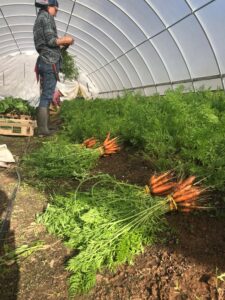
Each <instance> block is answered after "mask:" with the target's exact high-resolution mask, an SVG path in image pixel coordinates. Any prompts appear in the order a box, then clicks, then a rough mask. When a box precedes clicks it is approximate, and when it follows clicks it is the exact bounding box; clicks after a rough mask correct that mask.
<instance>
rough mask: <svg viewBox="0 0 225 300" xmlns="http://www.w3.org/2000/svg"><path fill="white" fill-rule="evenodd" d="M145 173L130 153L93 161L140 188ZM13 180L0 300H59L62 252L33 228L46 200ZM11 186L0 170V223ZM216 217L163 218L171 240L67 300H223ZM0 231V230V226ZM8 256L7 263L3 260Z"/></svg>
mask: <svg viewBox="0 0 225 300" xmlns="http://www.w3.org/2000/svg"><path fill="white" fill-rule="evenodd" d="M0 144H7V146H8V148H9V150H10V151H11V152H12V153H13V154H14V155H16V156H18V157H19V158H21V157H22V156H23V155H24V154H25V153H29V152H31V151H32V150H33V149H35V148H36V147H38V146H39V144H40V139H37V138H31V139H28V138H16V137H14V138H12V137H3V136H0ZM153 170H154V166H153V164H152V163H151V162H149V161H145V160H143V159H142V158H141V157H140V156H139V155H137V154H135V153H134V152H133V151H130V150H129V151H125V150H124V151H122V152H121V153H119V154H116V155H114V156H111V157H107V158H102V159H100V160H99V163H98V166H97V167H96V169H95V171H101V172H106V173H109V174H111V175H114V176H116V178H118V179H120V180H125V181H128V182H130V183H134V184H138V185H140V186H144V185H145V184H146V183H147V181H148V179H149V177H150V175H151V174H152V172H153ZM19 171H20V169H19ZM20 175H21V183H20V187H19V190H18V192H17V194H16V198H15V201H14V203H13V210H12V215H11V217H10V220H8V222H5V224H4V236H1V237H0V255H1V259H0V300H14V299H18V300H67V299H69V296H68V285H67V280H68V277H69V273H68V272H67V271H65V268H64V266H65V261H66V260H67V258H68V257H69V256H70V251H69V250H68V249H66V248H65V247H64V245H63V243H62V242H61V241H60V240H58V239H57V238H55V237H53V236H51V235H49V234H48V233H47V232H46V231H45V228H44V227H43V226H42V225H40V224H37V223H35V217H36V215H37V214H38V213H41V212H42V211H43V209H44V208H45V207H46V205H47V202H48V201H49V198H50V197H49V195H48V193H46V192H41V191H40V186H39V188H37V187H38V182H34V183H33V184H32V185H30V184H27V183H26V182H25V180H24V178H23V176H24V174H23V173H22V171H21V174H20ZM67 184H68V183H67ZM71 184H73V183H72V182H71V183H70V185H71ZM17 185H18V174H17V173H16V169H15V168H11V169H7V170H6V169H0V220H3V219H4V218H5V216H6V212H7V206H8V204H9V203H10V201H11V199H12V198H13V197H12V196H13V192H14V191H15V189H16V187H17ZM221 198H222V197H221V196H215V198H214V199H213V201H215V202H217V203H220V206H221V207H223V206H225V205H224V203H225V202H224V199H221ZM221 212H223V208H221V210H220V214H219V216H218V215H216V213H214V212H210V213H209V212H205V211H202V212H201V213H191V214H181V213H171V214H168V215H167V220H168V223H169V225H170V227H171V228H172V234H171V233H170V234H168V235H167V234H164V235H163V236H162V237H161V242H160V241H159V243H158V244H157V245H154V246H151V247H148V248H146V249H145V252H144V253H142V254H141V255H139V256H137V257H136V258H135V260H134V263H133V265H130V266H129V265H123V266H121V267H120V268H119V269H118V270H117V271H116V272H115V273H111V272H109V271H108V270H103V271H102V272H101V273H99V274H98V275H97V284H96V287H95V288H94V289H93V290H92V291H91V292H90V293H89V294H88V295H85V296H76V297H75V298H74V299H75V300H86V299H91V300H92V299H93V300H94V299H100V300H111V299H112V300H142V299H154V300H158V299H161V300H167V299H168V300H173V299H176V300H183V299H191V300H192V299H193V300H199V299H201V300H210V299H213V300H214V299H215V300H224V299H225V275H224V277H223V276H222V274H225V214H224V213H221ZM0 225H1V228H2V222H1V223H0ZM38 243H39V244H40V246H39V247H36V248H35V246H34V245H36V244H38ZM24 245H28V246H29V247H30V252H23V253H22V255H21V254H20V255H17V256H16V255H15V250H16V249H17V250H18V249H21V248H22V247H24ZM33 246H34V247H33ZM8 253H11V256H10V258H7V259H6V256H5V255H6V254H8ZM2 258H3V259H2ZM223 279H224V281H223Z"/></svg>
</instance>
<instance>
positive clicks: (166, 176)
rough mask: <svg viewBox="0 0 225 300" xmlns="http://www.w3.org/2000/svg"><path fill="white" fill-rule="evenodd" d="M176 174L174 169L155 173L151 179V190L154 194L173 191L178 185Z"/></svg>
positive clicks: (165, 193)
mask: <svg viewBox="0 0 225 300" xmlns="http://www.w3.org/2000/svg"><path fill="white" fill-rule="evenodd" d="M173 180H174V176H173V173H172V171H167V172H165V173H162V174H161V175H158V176H157V175H153V176H151V178H150V180H149V187H150V192H151V194H153V195H158V196H163V195H164V196H165V195H169V194H171V193H172V192H173V190H174V188H175V187H176V186H177V182H174V181H173Z"/></svg>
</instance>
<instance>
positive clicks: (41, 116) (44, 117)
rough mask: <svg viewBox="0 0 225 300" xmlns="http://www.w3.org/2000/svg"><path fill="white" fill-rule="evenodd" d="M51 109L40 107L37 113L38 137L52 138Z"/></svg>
mask: <svg viewBox="0 0 225 300" xmlns="http://www.w3.org/2000/svg"><path fill="white" fill-rule="evenodd" d="M48 122H49V109H48V107H39V108H38V113H37V127H38V130H37V132H38V136H40V137H41V136H50V135H51V134H52V133H51V132H50V131H49V129H48Z"/></svg>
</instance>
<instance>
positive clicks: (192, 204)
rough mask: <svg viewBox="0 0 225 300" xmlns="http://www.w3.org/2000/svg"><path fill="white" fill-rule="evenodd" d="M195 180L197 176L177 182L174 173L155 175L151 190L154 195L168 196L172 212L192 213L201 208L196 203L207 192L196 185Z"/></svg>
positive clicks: (151, 180)
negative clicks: (193, 210)
mask: <svg viewBox="0 0 225 300" xmlns="http://www.w3.org/2000/svg"><path fill="white" fill-rule="evenodd" d="M195 179H196V177H195V176H190V177H188V178H187V179H181V180H179V181H178V182H176V181H175V177H174V176H173V173H172V172H171V171H168V172H165V173H163V174H161V175H159V176H157V175H153V176H152V177H151V178H150V180H149V186H150V189H149V190H150V192H151V194H153V195H157V196H168V197H167V199H168V201H169V204H170V209H171V210H177V209H179V210H181V211H183V212H190V211H191V210H192V209H197V208H200V207H199V206H197V204H196V203H197V200H199V197H200V195H202V194H203V192H204V191H205V189H203V188H200V187H199V186H197V183H195V184H194V181H195Z"/></svg>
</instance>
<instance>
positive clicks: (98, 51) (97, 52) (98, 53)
mask: <svg viewBox="0 0 225 300" xmlns="http://www.w3.org/2000/svg"><path fill="white" fill-rule="evenodd" d="M59 22H60V23H63V22H61V21H59ZM63 24H65V23H63ZM69 26H70V27H72V28H75V29H77V28H76V27H75V26H73V25H69ZM78 30H79V31H81V32H83V33H85V34H87V35H88V36H90V37H92V38H93V39H94V40H96V41H97V43H99V44H101V45H102V47H104V48H105V49H106V50H107V51H108V52H109V53H110V54H111V55H112V56H113V54H112V53H111V52H110V51H109V50H108V49H107V48H106V47H105V46H104V45H103V44H102V43H100V42H99V41H98V40H97V39H96V38H94V37H93V36H91V35H90V34H89V33H87V32H86V31H84V30H81V29H78ZM77 38H78V39H80V40H81V41H82V42H84V43H86V44H87V45H88V46H90V47H92V48H93V49H94V50H95V51H96V52H97V53H98V54H99V55H100V56H101V57H102V58H103V59H104V60H105V61H106V59H105V58H104V56H103V55H102V54H101V53H100V52H99V51H98V50H97V49H96V47H93V46H92V45H91V44H90V43H88V42H87V41H86V40H84V39H82V38H80V37H77ZM85 50H86V49H85ZM88 52H89V51H88ZM89 53H90V52H89ZM106 62H107V61H106ZM99 64H100V65H101V63H99ZM111 68H112V70H113V72H114V73H115V76H116V77H117V78H118V80H119V81H120V82H121V85H122V86H124V84H123V82H122V80H121V79H120V77H119V76H118V74H117V72H116V70H115V69H114V68H113V67H112V66H111ZM106 72H107V71H106ZM107 73H108V72H107ZM124 74H126V72H124ZM110 77H111V76H110ZM111 79H112V78H111ZM127 79H128V81H130V80H129V78H128V76H127ZM112 82H113V83H114V85H115V86H116V84H115V82H114V80H113V79H112ZM130 83H131V82H130Z"/></svg>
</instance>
